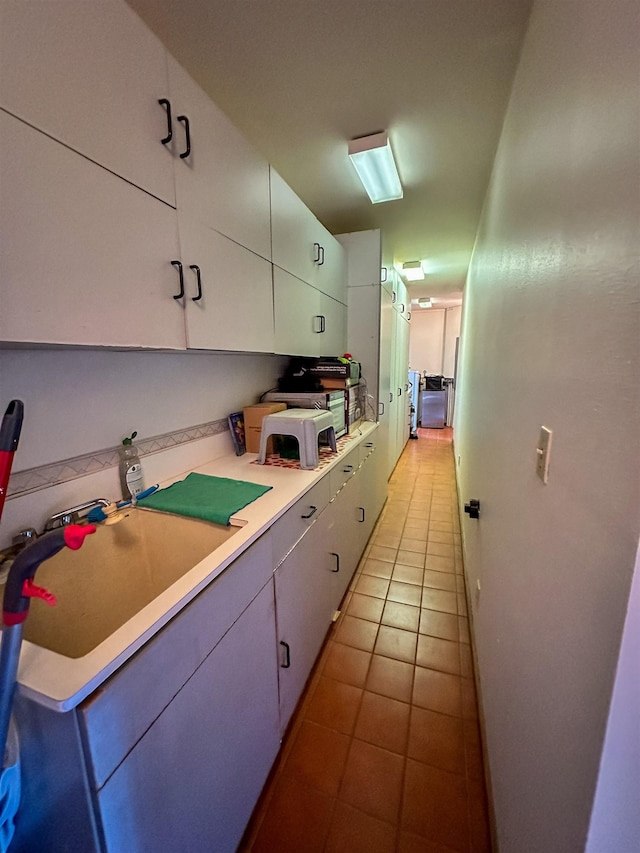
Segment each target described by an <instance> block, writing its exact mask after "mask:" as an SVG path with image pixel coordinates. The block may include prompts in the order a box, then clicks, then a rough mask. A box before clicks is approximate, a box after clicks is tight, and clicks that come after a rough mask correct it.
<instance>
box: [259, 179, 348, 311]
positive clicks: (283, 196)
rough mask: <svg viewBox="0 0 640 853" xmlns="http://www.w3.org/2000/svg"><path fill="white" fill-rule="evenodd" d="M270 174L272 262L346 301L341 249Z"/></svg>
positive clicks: (345, 265)
mask: <svg viewBox="0 0 640 853" xmlns="http://www.w3.org/2000/svg"><path fill="white" fill-rule="evenodd" d="M270 173H271V239H272V250H273V263H274V264H277V265H278V266H279V267H281V268H282V269H283V270H286V271H287V272H289V273H291V275H294V276H296V277H297V278H299V279H302V281H304V282H306V283H307V284H311V285H313V287H316V288H318V290H321V291H322V292H323V293H325V294H326V295H327V296H331V297H333V298H334V299H337V300H338V301H339V302H342V303H344V304H346V302H347V295H346V286H347V261H346V254H345V251H344V248H343V247H342V246H341V245H340V243H339V242H338V241H337V240H336V238H335V237H333V235H331V234H330V233H329V231H327V229H326V228H325V227H324V226H323V225H322V224H321V223H320V222H318V220H317V219H316V217H315V216H314V215H313V213H312V212H311V211H310V210H309V208H308V207H307V206H306V205H305V204H304V202H302V201H301V199H299V198H298V196H297V195H296V194H295V193H294V191H293V190H292V189H291V187H290V186H289V185H288V184H287V183H286V182H285V181H284V180H283V179H282V178H281V177H280V175H279V174H278V173H277V172H276V171H275V170H274V169H273V168H272V169H271V170H270Z"/></svg>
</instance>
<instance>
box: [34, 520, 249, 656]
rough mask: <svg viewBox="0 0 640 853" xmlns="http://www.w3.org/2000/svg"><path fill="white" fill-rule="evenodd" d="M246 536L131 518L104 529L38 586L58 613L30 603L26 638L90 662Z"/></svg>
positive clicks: (51, 568)
mask: <svg viewBox="0 0 640 853" xmlns="http://www.w3.org/2000/svg"><path fill="white" fill-rule="evenodd" d="M240 529H241V528H239V527H224V526H221V525H217V524H211V523H209V522H206V521H198V520H195V519H191V518H183V517H181V516H177V515H168V514H165V513H161V512H151V511H148V510H147V511H145V510H141V509H132V510H129V512H128V514H127V515H126V516H125V517H124V518H123V519H122V520H121V521H119V522H118V523H117V524H112V525H108V526H107V525H104V524H103V525H100V526H99V527H98V529H97V531H96V532H95V533H94V534H93V535H92V536H88V537H87V538H86V539H85V541H84V545H83V546H82V548H81V550H80V551H71V550H69V549H68V548H64V549H63V550H62V551H60V552H59V553H58V554H56V555H55V556H54V557H52V558H51V559H50V560H47V561H46V562H45V563H43V564H42V565H41V566H40V568H39V569H38V573H37V575H36V579H35V582H36V584H37V585H38V586H43V587H45V588H46V589H48V590H50V591H51V592H53V593H54V594H55V596H56V598H57V600H58V603H57V605H56V606H55V607H47V605H45V604H44V602H41V601H37V600H36V601H33V602H32V603H31V608H30V611H29V617H28V619H27V621H26V622H25V628H24V637H25V639H27V640H30V641H31V642H32V643H35V644H36V645H38V646H42V647H44V648H46V649H50V650H51V651H54V652H58V653H59V654H61V655H65V656H67V657H71V658H78V657H82V656H83V655H86V654H87V653H88V652H90V651H91V650H92V649H94V648H95V647H96V646H97V645H99V644H100V643H101V642H102V641H103V640H105V639H106V638H107V637H109V636H110V635H111V634H113V632H114V631H116V630H117V629H118V628H120V627H121V626H122V625H124V623H125V622H126V621H127V620H128V619H130V618H131V617H132V616H135V614H136V613H138V612H139V611H140V610H141V609H142V608H143V607H144V606H145V605H147V604H149V602H150V601H153V599H154V598H156V597H157V596H158V595H160V593H162V592H164V590H165V589H167V588H168V587H170V586H171V584H172V583H174V582H175V581H176V580H178V579H179V578H180V577H182V576H183V575H184V574H186V573H187V572H188V571H189V570H190V569H192V568H193V567H194V566H195V565H197V563H199V562H200V561H201V560H202V559H204V558H205V557H207V556H208V555H209V554H211V552H212V551H215V549H216V548H218V547H219V546H220V545H222V544H223V543H224V542H226V541H227V540H228V539H229V538H230V537H231V536H233V535H234V534H236V533H237V532H238V531H239V530H240Z"/></svg>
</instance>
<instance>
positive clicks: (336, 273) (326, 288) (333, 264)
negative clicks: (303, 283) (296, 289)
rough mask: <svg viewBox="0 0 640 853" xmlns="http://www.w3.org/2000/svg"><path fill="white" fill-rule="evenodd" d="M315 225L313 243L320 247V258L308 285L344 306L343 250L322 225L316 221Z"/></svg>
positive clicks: (345, 291) (345, 258)
mask: <svg viewBox="0 0 640 853" xmlns="http://www.w3.org/2000/svg"><path fill="white" fill-rule="evenodd" d="M314 219H315V217H314ZM316 223H317V225H316V230H317V234H316V235H315V237H316V240H315V241H314V242H317V243H318V244H319V246H320V252H319V254H320V258H319V260H318V261H317V262H316V263H315V264H314V267H313V270H312V278H311V281H310V282H309V283H310V284H312V285H313V286H314V287H317V288H318V290H321V291H322V292H323V293H326V294H327V296H331V297H332V298H333V299H337V300H338V301H339V302H342V303H344V304H346V302H347V257H346V253H345V250H344V248H343V247H342V245H341V244H340V243H339V242H338V241H337V240H336V238H335V237H334V236H333V235H332V234H330V233H329V231H327V229H326V228H325V227H324V226H323V225H321V224H320V223H319V222H318V221H317V220H316ZM314 257H315V255H314Z"/></svg>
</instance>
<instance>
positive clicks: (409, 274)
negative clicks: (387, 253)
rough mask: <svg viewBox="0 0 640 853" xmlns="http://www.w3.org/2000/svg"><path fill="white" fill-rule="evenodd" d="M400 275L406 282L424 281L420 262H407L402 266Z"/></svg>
mask: <svg viewBox="0 0 640 853" xmlns="http://www.w3.org/2000/svg"><path fill="white" fill-rule="evenodd" d="M402 275H403V276H404V277H405V278H406V280H407V281H424V270H423V269H422V261H407V262H406V263H404V264H402Z"/></svg>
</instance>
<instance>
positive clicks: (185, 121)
mask: <svg viewBox="0 0 640 853" xmlns="http://www.w3.org/2000/svg"><path fill="white" fill-rule="evenodd" d="M178 121H179V122H180V123H181V124H183V125H184V135H185V137H186V143H187V147H186V148H185V149H184V151H183V152H182V154H181V155H180V158H181V159H182V160H184V158H185V157H188V156H189V154H191V128H190V126H189V119H188V118H187V116H178Z"/></svg>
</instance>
